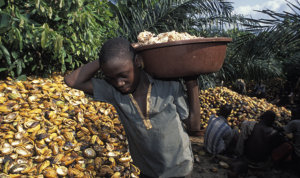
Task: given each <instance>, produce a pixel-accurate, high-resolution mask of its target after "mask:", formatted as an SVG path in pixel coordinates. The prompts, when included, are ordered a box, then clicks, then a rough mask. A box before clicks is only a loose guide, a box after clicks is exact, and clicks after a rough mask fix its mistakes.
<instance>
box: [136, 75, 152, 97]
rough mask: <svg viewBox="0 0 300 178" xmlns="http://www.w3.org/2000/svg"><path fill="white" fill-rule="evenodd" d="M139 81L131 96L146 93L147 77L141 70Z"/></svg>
mask: <svg viewBox="0 0 300 178" xmlns="http://www.w3.org/2000/svg"><path fill="white" fill-rule="evenodd" d="M140 74H141V75H140V81H139V83H138V86H137V88H136V90H135V91H134V92H133V95H138V94H139V93H143V92H144V91H147V89H148V87H149V84H150V81H149V79H148V77H147V74H146V73H145V72H144V71H143V70H141V72H140Z"/></svg>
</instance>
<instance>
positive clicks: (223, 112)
mask: <svg viewBox="0 0 300 178" xmlns="http://www.w3.org/2000/svg"><path fill="white" fill-rule="evenodd" d="M231 110H232V106H231V105H229V104H225V105H222V106H221V108H220V111H219V115H220V116H223V117H225V118H227V117H228V116H229V115H230V113H231Z"/></svg>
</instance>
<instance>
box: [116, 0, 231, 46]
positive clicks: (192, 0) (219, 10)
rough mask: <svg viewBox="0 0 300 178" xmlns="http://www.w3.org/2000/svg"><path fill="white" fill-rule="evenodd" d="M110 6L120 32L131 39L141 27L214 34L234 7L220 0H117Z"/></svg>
mask: <svg viewBox="0 0 300 178" xmlns="http://www.w3.org/2000/svg"><path fill="white" fill-rule="evenodd" d="M111 7H112V9H113V11H114V12H115V14H117V16H118V18H119V24H120V26H121V30H120V31H119V33H120V35H122V36H126V37H127V38H128V39H129V40H130V41H132V42H136V41H137V39H136V37H137V35H138V34H139V33H140V32H142V31H144V30H147V31H151V32H153V33H162V32H167V31H172V30H175V31H177V32H188V33H190V34H193V35H198V36H215V35H217V34H220V32H222V31H223V30H224V27H225V25H226V24H228V22H231V20H230V14H231V12H232V10H233V7H232V5H231V3H230V2H226V1H223V0H209V1H207V0H160V1H158V0H119V1H118V3H117V4H116V5H114V4H112V3H111Z"/></svg>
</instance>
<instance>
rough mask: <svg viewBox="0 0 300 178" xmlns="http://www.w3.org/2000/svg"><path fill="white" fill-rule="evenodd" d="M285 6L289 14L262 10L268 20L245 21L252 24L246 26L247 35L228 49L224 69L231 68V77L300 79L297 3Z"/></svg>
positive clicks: (299, 24) (298, 9) (299, 9)
mask: <svg viewBox="0 0 300 178" xmlns="http://www.w3.org/2000/svg"><path fill="white" fill-rule="evenodd" d="M287 4H288V6H289V7H290V8H291V11H292V13H289V12H283V13H276V12H273V11H271V10H263V11H261V13H264V14H266V15H268V16H269V18H267V19H259V20H253V19H248V20H252V21H253V22H254V23H253V24H248V25H246V26H247V31H248V32H247V33H245V34H243V35H240V36H238V37H237V38H236V39H235V41H234V43H233V44H232V46H231V49H232V51H231V53H230V55H229V58H228V65H227V67H228V68H231V69H233V70H232V72H231V76H232V77H233V78H235V79H236V78H244V79H249V80H256V81H258V80H269V79H270V78H274V77H283V78H287V79H288V80H290V81H293V80H294V81H296V80H297V78H298V77H300V73H299V70H300V58H299V51H300V33H299V32H300V30H299V29H300V14H299V12H300V8H299V5H300V4H299V1H297V2H296V3H295V4H292V3H289V2H288V3H287ZM255 23H256V24H255Z"/></svg>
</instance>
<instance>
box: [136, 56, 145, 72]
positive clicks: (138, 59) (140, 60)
mask: <svg viewBox="0 0 300 178" xmlns="http://www.w3.org/2000/svg"><path fill="white" fill-rule="evenodd" d="M134 63H135V64H136V66H137V67H138V68H142V69H143V68H144V61H143V58H142V56H140V55H139V54H137V55H136V56H135V59H134Z"/></svg>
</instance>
